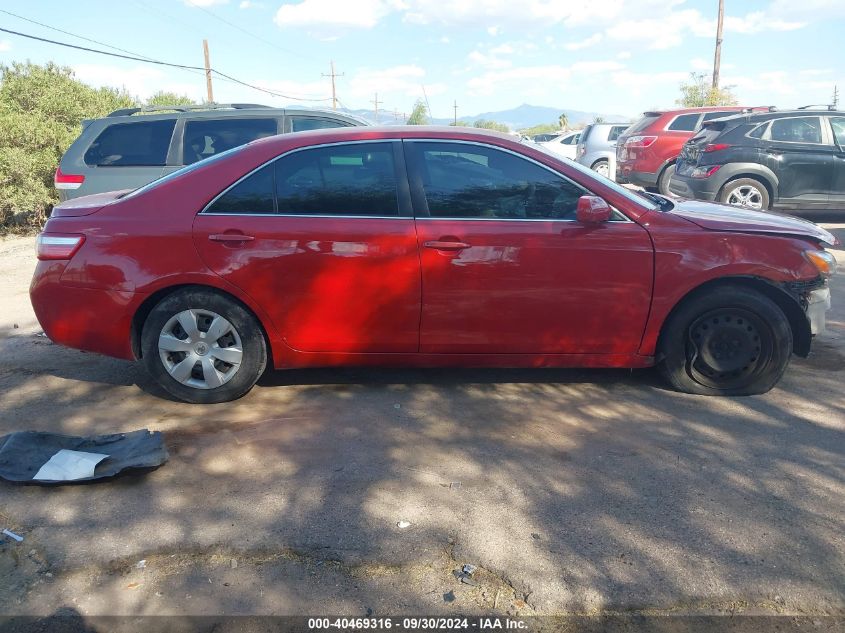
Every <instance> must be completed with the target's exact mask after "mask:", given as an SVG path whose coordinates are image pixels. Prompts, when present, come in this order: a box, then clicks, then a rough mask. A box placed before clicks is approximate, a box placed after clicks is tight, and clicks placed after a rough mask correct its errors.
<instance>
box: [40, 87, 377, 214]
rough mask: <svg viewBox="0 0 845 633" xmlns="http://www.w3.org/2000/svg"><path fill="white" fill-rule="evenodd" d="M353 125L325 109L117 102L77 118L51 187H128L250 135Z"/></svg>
mask: <svg viewBox="0 0 845 633" xmlns="http://www.w3.org/2000/svg"><path fill="white" fill-rule="evenodd" d="M135 115H142V116H135ZM358 125H368V123H367V121H365V120H364V119H359V118H358V117H354V116H350V115H346V114H341V113H338V112H333V111H322V110H305V109H303V110H295V109H290V108H288V109H282V108H270V107H267V106H261V105H255V104H238V103H235V104H215V105H214V106H208V105H202V106H153V107H146V108H124V109H122V110H116V111H114V112H112V113H111V114H109V115H108V116H106V117H103V118H102V119H93V120H86V121H83V123H82V134H81V135H80V136H79V138H77V139H76V140H75V141H74V142H73V144H72V145H71V146H70V147H69V148H68V150H67V152H65V155H64V156H63V157H62V160H61V162H60V163H59V168H58V169H57V170H56V176H55V186H56V189H57V190H58V192H59V199H60V200H69V199H71V198H77V197H79V196H85V195H88V194H92V193H100V192H103V191H114V190H117V189H135V188H137V187H140V186H141V185H145V184H147V183H148V182H152V181H153V180H155V179H157V178H161V177H162V176H164V175H167V174H169V173H171V172H174V171H176V170H177V169H180V168H181V167H183V166H184V165H190V164H192V163H195V162H197V161H199V160H202V159H203V158H208V157H209V156H213V155H214V154H218V153H220V152H224V151H226V150H227V149H231V148H233V147H236V146H238V145H243V144H244V143H249V142H250V141H254V140H255V139H258V138H263V137H265V136H273V135H274V134H282V133H285V132H299V131H302V130H314V129H321V128H331V127H347V126H358Z"/></svg>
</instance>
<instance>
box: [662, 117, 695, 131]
mask: <svg viewBox="0 0 845 633" xmlns="http://www.w3.org/2000/svg"><path fill="white" fill-rule="evenodd" d="M700 116H701V115H700V114H698V113H697V112H693V113H692V114H680V115H678V116H676V117H675V120H674V121H672V122H671V123H670V124H669V127H668V128H666V129H667V130H671V131H673V132H693V131H695V128H696V127H698V119H699V117H700Z"/></svg>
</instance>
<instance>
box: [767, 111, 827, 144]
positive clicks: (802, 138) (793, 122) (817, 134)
mask: <svg viewBox="0 0 845 633" xmlns="http://www.w3.org/2000/svg"><path fill="white" fill-rule="evenodd" d="M769 136H770V137H771V140H773V141H779V142H786V143H819V144H820V143H821V142H822V126H821V120H820V119H819V117H817V116H808V117H793V118H791V119H776V120H774V121H772V124H771V126H770V128H769Z"/></svg>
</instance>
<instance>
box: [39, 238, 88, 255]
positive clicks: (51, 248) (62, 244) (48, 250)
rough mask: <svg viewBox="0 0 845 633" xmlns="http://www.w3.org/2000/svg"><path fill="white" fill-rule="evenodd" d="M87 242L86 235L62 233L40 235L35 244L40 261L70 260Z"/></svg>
mask: <svg viewBox="0 0 845 633" xmlns="http://www.w3.org/2000/svg"><path fill="white" fill-rule="evenodd" d="M84 241H85V236H84V235H70V234H60V233H39V234H38V239H37V240H36V242H35V252H36V255H37V256H38V259H40V260H42V261H45V260H51V259H70V258H71V257H73V256H74V255H75V254H76V251H78V250H79V247H80V246H82V243H83V242H84Z"/></svg>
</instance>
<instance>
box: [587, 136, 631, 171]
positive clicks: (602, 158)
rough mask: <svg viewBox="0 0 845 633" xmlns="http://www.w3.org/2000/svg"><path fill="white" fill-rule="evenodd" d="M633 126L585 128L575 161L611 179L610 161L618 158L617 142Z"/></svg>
mask: <svg viewBox="0 0 845 633" xmlns="http://www.w3.org/2000/svg"><path fill="white" fill-rule="evenodd" d="M630 126H631V124H630V123H621V124H620V123H592V124H590V125H588V126H587V127H585V128H584V129H583V131H582V132H581V138H579V139H578V148H577V149H576V150H575V159H576V160H577V161H578V162H579V163H581V164H582V165H584V166H585V167H589V168H590V169H592V170H594V171H596V172H598V173H599V174H601V175H602V176H604V177H605V178H609V177H610V160H611V158H612V157H615V156H616V140H617V139H618V138H619V137H620V136H622V133H623V132H624V131H625V130H627V129H628V128H629V127H630Z"/></svg>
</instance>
